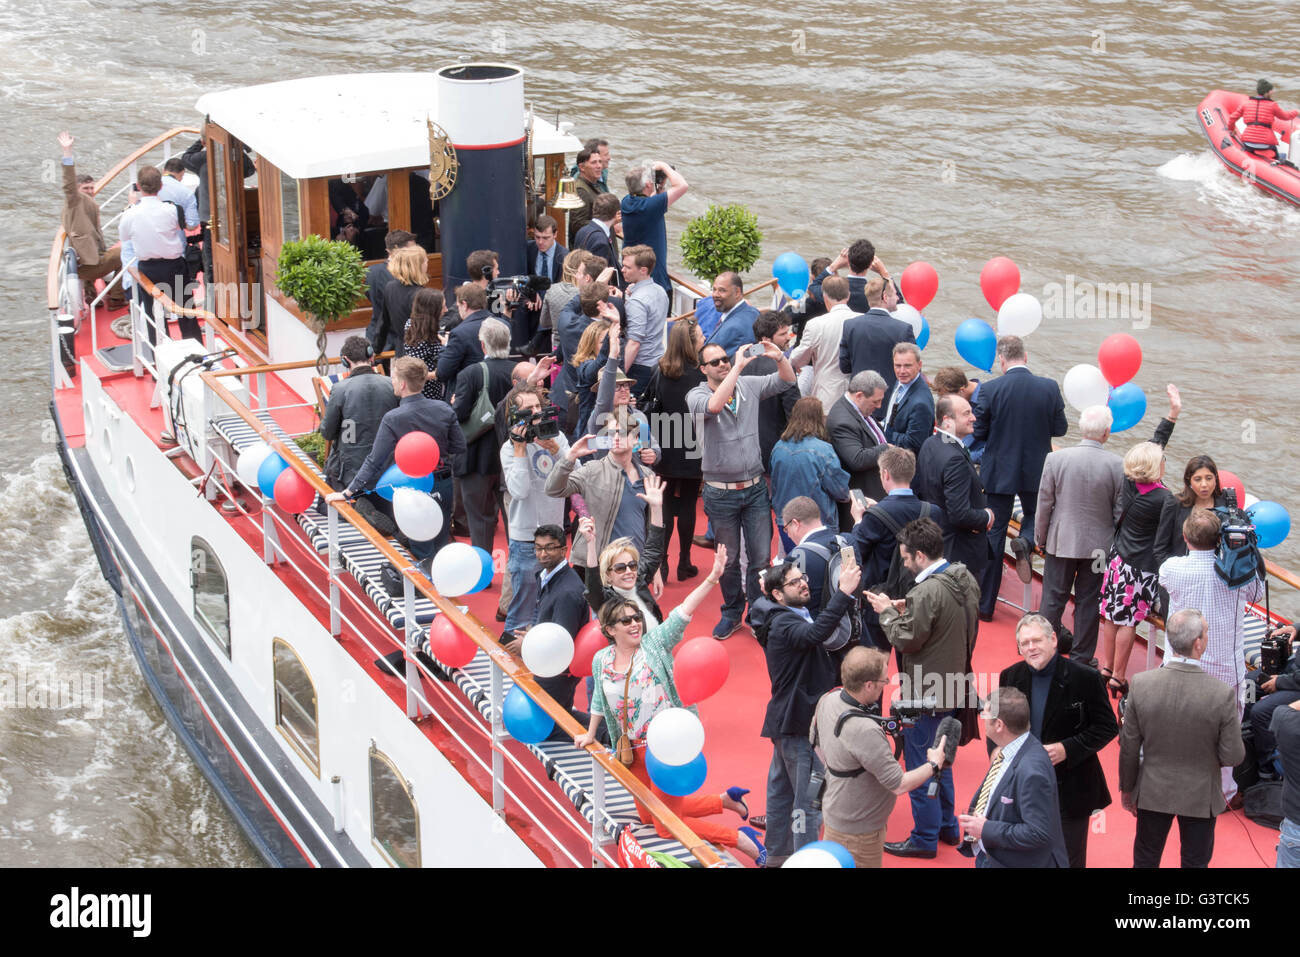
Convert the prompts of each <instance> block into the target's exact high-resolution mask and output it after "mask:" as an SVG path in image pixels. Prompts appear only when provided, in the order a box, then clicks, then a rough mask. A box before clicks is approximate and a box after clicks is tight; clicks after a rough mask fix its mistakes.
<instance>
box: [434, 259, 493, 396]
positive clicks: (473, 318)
mask: <svg viewBox="0 0 1300 957" xmlns="http://www.w3.org/2000/svg"><path fill="white" fill-rule="evenodd" d="M456 308H457V309H458V310H459V312H460V323H459V324H458V325H457V326H456V328H454V329H452V330H451V334H450V335H448V336H447V344H446V345H445V346H444V347H443V349H442V352H440V353H439V354H438V371H437V375H438V381H439V382H441V383H442V384H443V387H444V388H445V389H446V392H445V393H444V394H445V395H454V394H455V392H456V376H458V375H459V374H460V372H461V370H462V369H465V368H467V367H469V366H472V365H474V364H475V363H478V362H482V361H483V347H482V346H480V345H479V342H478V333H479V329H481V328H482V326H483V320H484V319H491V318H492V313H491V312H489V311H488V307H487V293H486V292H485V291H484V289H483V287H482V286H480V285H479V284H478V283H473V282H467V283H465V284H464V285H463V286H457V287H456Z"/></svg>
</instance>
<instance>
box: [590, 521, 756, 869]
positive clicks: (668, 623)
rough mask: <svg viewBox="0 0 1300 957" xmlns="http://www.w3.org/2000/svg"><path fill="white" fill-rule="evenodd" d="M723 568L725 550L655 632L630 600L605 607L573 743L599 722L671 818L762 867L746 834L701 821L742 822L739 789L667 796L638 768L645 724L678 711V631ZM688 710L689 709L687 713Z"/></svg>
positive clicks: (744, 812) (748, 830)
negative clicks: (626, 746)
mask: <svg viewBox="0 0 1300 957" xmlns="http://www.w3.org/2000/svg"><path fill="white" fill-rule="evenodd" d="M726 564H727V549H726V547H725V546H724V545H719V546H718V551H717V554H715V555H714V557H713V568H712V569H710V571H709V574H708V576H707V577H706V578H705V579H704V581H702V582H700V584H699V585H698V586H697V587H696V588H695V590H694V591H692V592H691V593H690V594H689V595H687V596H686V597H685V598H684V599H683V600H682V603H681V604H680V605H678V606H677V607H676V608H674V609H673V611H672V612H671V613H670V614H669V615H668V618H667V619H666V620H665V621H664V622H663V623H662V624H661V625H658V626H657V627H654V628H647V627H646V620H645V615H644V614H643V613H642V611H641V608H640V606H639V605H638V604H637V603H636V602H634V601H627V600H623V599H619V600H616V601H608V602H606V603H605V605H604V607H602V608H601V610H600V630H601V632H602V633H603V634H604V635H605V638H606V639H607V640H608V641H609V647H607V648H602V649H601V650H600V651H598V652H596V654H595V655H594V656H593V657H592V659H591V673H592V675H594V676H595V679H596V681H595V689H594V692H593V694H592V701H591V723H590V724H589V725H588V726H587V733H586V734H583V735H579V736H578V737H576V738H574V739H573V743H574V744H575V745H577V746H578V747H580V748H585V747H587V746H588V745H590V744H591V743H592V742H593V741H595V740H596V731H597V729H598V728H599V727H600V723H601V721H604V722H605V723H606V725H607V726H608V729H609V736H610V740H611V741H618V740H620V739H621V738H622V737H623V736H624V735H626V736H627V739H628V741H629V742H630V743H631V753H632V763H631V764H630V765H628V770H629V771H631V772H632V773H633V774H634V775H636V777H637V779H638V780H640V781H641V782H642V783H643V784H645V785H646V786H647V787H649V788H650V790H652V791H653V792H654V794H655V796H656V797H658V798H659V800H661V801H663V802H664V804H666V805H667V806H668V808H669V810H671V811H672V812H673V813H674V814H676V815H677V816H678V817H680V818H681V819H682V820H683V822H684V823H685V824H686V826H687V827H689V828H690V829H691V830H692V831H694V832H695V833H696V834H698V835H699V836H700V837H702V838H704V840H706V841H710V842H711V843H713V844H718V845H720V846H722V847H734V848H736V849H737V850H738V851H740V852H741V853H743V854H745V855H747V856H748V857H750V858H751V859H752V860H754V862H755V863H756V864H758V866H760V867H762V866H763V864H764V863H766V860H767V852H766V851H765V850H764V848H763V844H762V842H761V841H760V840H759V838H758V832H757V831H756V830H754V829H753V828H752V827H742V828H739V829H736V828H729V827H724V826H722V825H720V824H715V823H713V822H712V821H706V820H703V818H706V817H711V816H713V815H715V814H720V813H722V811H723V810H724V809H726V810H732V811H735V812H736V813H737V814H739V815H740V817H741V819H742V820H748V819H749V808H748V807H746V806H745V802H744V800H743V799H744V796H745V795H746V794H748V793H749V792H748V791H747V790H746V789H744V788H738V787H731V788H727V790H725V791H723V792H722V793H720V794H700V795H691V796H689V797H674V796H672V795H669V794H665V793H664V792H662V791H660V790H659V789H658V788H657V787H655V786H654V784H653V783H652V782H651V780H650V772H649V771H648V770H647V768H646V762H645V747H644V745H645V735H646V728H648V727H649V725H650V721H651V719H653V718H654V717H655V715H657V714H659V712H661V711H663V710H665V709H667V708H680V707H682V701H681V698H680V697H679V696H678V694H677V687H676V686H675V685H674V684H673V648H674V647H675V646H676V645H677V643H678V642H679V641H681V640H682V636H683V635H684V634H685V633H686V625H687V624H688V623H689V622H690V620H691V615H692V614H693V613H694V612H695V609H696V608H698V607H699V606H700V603H701V602H703V601H704V599H705V598H707V597H708V596H709V594H710V593H711V592H712V591H713V590H714V589H715V588H716V587H717V585H718V582H719V581H720V580H721V579H722V571H723V569H724V568H725V567H726ZM691 710H692V711H694V710H695V709H694V707H692V708H691ZM636 808H637V813H638V814H639V815H640V817H641V820H642V821H643V822H644V823H647V824H649V823H651V822H652V820H653V819H652V818H651V816H650V812H649V810H648V809H647V808H646V807H645V806H644V805H642V804H641V803H640V802H639V801H638V802H637V805H636ZM654 824H655V831H656V832H657V833H658V834H659V835H660V836H661V837H671V834H669V833H668V831H667V829H666V828H664V827H663V826H662V825H661V824H659V823H658V822H657V821H656V822H654Z"/></svg>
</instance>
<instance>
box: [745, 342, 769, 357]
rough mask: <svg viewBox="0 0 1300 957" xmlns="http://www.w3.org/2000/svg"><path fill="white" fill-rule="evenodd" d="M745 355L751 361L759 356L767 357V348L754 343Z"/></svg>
mask: <svg viewBox="0 0 1300 957" xmlns="http://www.w3.org/2000/svg"><path fill="white" fill-rule="evenodd" d="M745 354H746V355H747V356H749V357H750V358H751V359H757V358H758V357H759V356H765V355H767V347H766V346H764V345H763V344H761V343H755V344H754V345H752V346H750V347H749V349H748V350H747V351H746V353H745Z"/></svg>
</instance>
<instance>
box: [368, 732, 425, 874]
mask: <svg viewBox="0 0 1300 957" xmlns="http://www.w3.org/2000/svg"><path fill="white" fill-rule="evenodd" d="M370 839H371V841H372V842H373V843H374V845H375V847H377V848H379V850H380V852H382V853H383V855H384V856H385V857H387V858H388V859H389V860H390V861H391V862H392V863H393V865H394V866H395V867H419V866H420V814H419V811H417V810H416V807H415V796H414V795H413V794H412V793H411V785H410V782H408V781H407V780H406V779H405V778H404V777H402V775H401V773H400V772H399V771H398V770H397V766H396V765H395V764H393V762H392V760H390V759H389V757H388V755H386V754H384V753H383V752H382V751H377V750H376V749H375V747H374V745H373V744H372V745H371V747H370Z"/></svg>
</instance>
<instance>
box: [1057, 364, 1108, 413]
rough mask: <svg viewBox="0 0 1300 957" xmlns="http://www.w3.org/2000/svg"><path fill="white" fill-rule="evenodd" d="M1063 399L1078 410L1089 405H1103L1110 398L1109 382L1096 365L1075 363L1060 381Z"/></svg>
mask: <svg viewBox="0 0 1300 957" xmlns="http://www.w3.org/2000/svg"><path fill="white" fill-rule="evenodd" d="M1061 391H1062V392H1063V393H1065V401H1066V402H1068V403H1070V405H1072V406H1074V407H1075V408H1076V409H1078V410H1079V411H1080V412H1082V411H1083V410H1084V409H1086V408H1088V406H1090V405H1105V404H1106V403H1107V401H1109V399H1110V383H1109V382H1107V381H1106V377H1105V376H1104V375H1102V374H1101V370H1100V369H1098V368H1097V367H1096V366H1090V365H1087V364H1083V365H1077V366H1074V367H1072V368H1071V369H1070V371H1069V372H1067V373H1066V374H1065V379H1064V380H1063V381H1062V382H1061Z"/></svg>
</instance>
